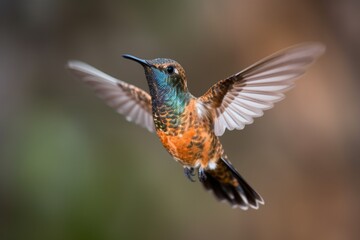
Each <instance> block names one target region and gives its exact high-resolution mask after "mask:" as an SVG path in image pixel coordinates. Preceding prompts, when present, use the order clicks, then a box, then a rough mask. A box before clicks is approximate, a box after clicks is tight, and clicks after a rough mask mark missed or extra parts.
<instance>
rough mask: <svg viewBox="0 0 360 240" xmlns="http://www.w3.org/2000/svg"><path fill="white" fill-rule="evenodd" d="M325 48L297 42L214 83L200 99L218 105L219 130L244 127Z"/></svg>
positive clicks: (218, 132) (279, 96)
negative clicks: (295, 44) (297, 43)
mask: <svg viewBox="0 0 360 240" xmlns="http://www.w3.org/2000/svg"><path fill="white" fill-rule="evenodd" d="M324 51H325V47H324V46H323V45H322V44H317V43H312V44H310V43H308V44H302V45H297V46H293V47H291V48H288V49H285V50H283V51H280V52H277V53H275V54H273V55H271V56H269V57H267V58H264V59H263V60H261V61H259V62H257V63H255V64H254V65H252V66H250V67H249V68H247V69H245V70H243V71H241V72H239V73H237V74H235V75H233V76H231V77H229V78H227V79H225V80H221V81H219V82H218V83H216V84H215V85H213V86H212V87H211V88H210V89H209V90H208V91H207V92H206V93H205V94H204V95H203V96H202V97H200V99H199V100H200V101H202V102H204V103H205V104H208V105H210V106H211V108H212V109H215V110H214V113H213V115H214V132H215V134H216V135H217V136H221V135H223V133H224V132H225V129H226V128H227V129H229V130H234V129H243V128H244V127H245V125H247V124H251V123H252V122H253V121H254V118H255V117H260V116H262V115H263V111H264V110H267V109H270V108H272V107H273V105H274V103H275V102H278V101H280V100H282V99H283V98H284V97H285V96H284V92H285V91H287V90H289V89H290V88H292V87H293V86H294V81H295V79H297V78H299V77H300V76H301V75H303V74H304V73H305V71H306V69H307V68H308V67H309V66H310V64H311V63H313V62H314V60H315V59H316V58H317V57H319V56H320V55H321V54H323V53H324Z"/></svg>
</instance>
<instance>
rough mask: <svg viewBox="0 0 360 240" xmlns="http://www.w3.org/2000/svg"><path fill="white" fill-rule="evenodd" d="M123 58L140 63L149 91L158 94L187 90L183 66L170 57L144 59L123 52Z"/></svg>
mask: <svg viewBox="0 0 360 240" xmlns="http://www.w3.org/2000/svg"><path fill="white" fill-rule="evenodd" d="M123 57H124V58H127V59H130V60H133V61H135V62H138V63H140V64H141V65H142V66H143V67H144V70H145V75H146V79H147V82H148V84H149V88H150V93H152V92H154V91H155V92H154V93H157V94H156V95H158V94H159V93H160V92H163V91H165V92H169V91H170V89H171V90H172V91H176V92H177V93H181V92H188V88H187V81H186V75H185V71H184V69H183V67H182V66H181V65H180V64H179V63H177V62H176V61H174V60H172V59H167V58H156V59H152V60H144V59H140V58H137V57H134V56H132V55H128V54H125V55H123Z"/></svg>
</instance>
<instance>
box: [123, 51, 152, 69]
mask: <svg viewBox="0 0 360 240" xmlns="http://www.w3.org/2000/svg"><path fill="white" fill-rule="evenodd" d="M122 56H123V57H124V58H127V59H130V60H133V61H135V62H138V63H140V64H141V65H143V66H147V67H152V65H151V64H150V63H148V62H147V61H146V60H144V59H141V58H137V57H134V56H132V55H129V54H124V55H122Z"/></svg>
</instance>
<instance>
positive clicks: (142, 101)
mask: <svg viewBox="0 0 360 240" xmlns="http://www.w3.org/2000/svg"><path fill="white" fill-rule="evenodd" d="M67 68H68V69H69V70H70V71H71V72H72V73H73V74H75V75H76V76H77V77H80V78H81V79H82V80H83V81H84V82H85V83H86V84H88V85H89V86H90V87H92V88H93V89H94V90H95V93H96V94H97V95H98V96H99V97H100V98H102V99H104V100H105V101H106V103H107V104H108V105H109V106H110V107H113V108H115V109H116V111H117V112H118V113H120V114H122V115H125V116H126V119H127V120H128V121H132V122H135V123H136V124H139V125H141V126H142V127H145V128H147V129H148V130H149V131H150V132H153V131H154V130H155V127H154V121H153V117H152V110H151V97H150V95H149V94H148V93H147V92H145V91H143V90H141V89H140V88H137V87H135V86H133V85H131V84H128V83H126V82H123V81H121V80H118V79H115V78H113V77H111V76H109V75H107V74H106V73H103V72H101V71H99V70H97V69H95V68H93V67H92V66H90V65H88V64H86V63H83V62H79V61H69V62H68V65H67Z"/></svg>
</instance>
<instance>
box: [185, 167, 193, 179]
mask: <svg viewBox="0 0 360 240" xmlns="http://www.w3.org/2000/svg"><path fill="white" fill-rule="evenodd" d="M184 174H185V176H186V177H187V178H188V179H189V180H190V181H191V182H195V180H194V179H193V178H192V177H194V176H195V169H194V168H188V167H185V168H184Z"/></svg>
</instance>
